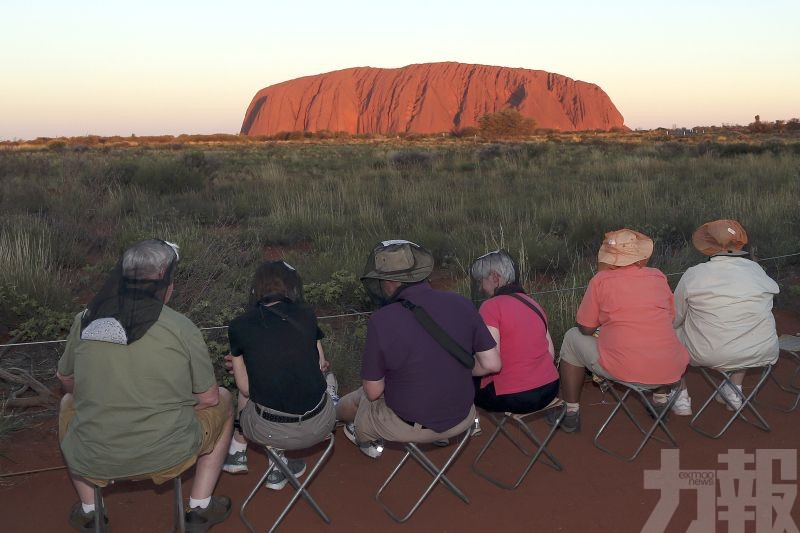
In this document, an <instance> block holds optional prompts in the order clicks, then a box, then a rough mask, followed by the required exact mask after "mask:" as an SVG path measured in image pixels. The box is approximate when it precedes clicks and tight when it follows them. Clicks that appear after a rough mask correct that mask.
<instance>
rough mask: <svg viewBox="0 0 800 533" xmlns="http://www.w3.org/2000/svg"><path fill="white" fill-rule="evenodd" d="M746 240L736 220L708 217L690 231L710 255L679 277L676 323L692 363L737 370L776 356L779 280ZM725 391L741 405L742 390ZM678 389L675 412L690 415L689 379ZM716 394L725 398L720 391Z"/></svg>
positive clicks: (736, 379)
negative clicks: (748, 248)
mask: <svg viewBox="0 0 800 533" xmlns="http://www.w3.org/2000/svg"><path fill="white" fill-rule="evenodd" d="M747 242H748V241H747V232H746V231H745V229H744V228H743V227H742V226H741V224H739V223H738V222H736V221H735V220H715V221H713V222H707V223H706V224H703V225H702V226H700V227H699V228H698V229H697V230H696V231H695V232H694V235H693V236H692V244H693V245H694V247H695V248H697V250H698V251H700V252H701V253H702V254H704V255H707V256H710V259H709V260H708V262H706V263H701V264H699V265H696V266H693V267H691V268H689V269H688V270H687V271H686V273H684V275H683V276H682V277H681V280H680V281H679V282H678V286H677V287H676V288H675V322H674V324H673V325H674V327H675V329H676V333H677V334H678V338H679V339H680V341H681V342H682V343H683V344H684V345H685V346H686V348H687V349H688V350H689V355H690V357H691V364H692V365H694V366H704V367H711V368H716V369H719V370H735V369H747V368H753V367H759V366H764V365H767V364H774V363H775V361H776V360H777V359H778V352H779V347H778V335H777V332H776V330H775V318H774V317H773V316H772V299H773V297H774V295H776V294H778V284H777V283H775V281H774V280H773V279H772V278H770V277H769V276H767V274H766V273H765V272H764V270H763V269H762V268H761V267H760V266H759V265H758V263H756V262H755V261H752V260H751V259H750V258H749V252H747V251H746V250H745V249H744V247H745V245H746V244H747ZM744 375H745V370H741V371H739V372H736V373H734V374H733V375H732V376H731V381H732V382H733V383H734V384H735V385H736V386H737V387H738V388H739V389H740V390H741V388H742V380H743V379H744ZM722 393H723V395H724V396H725V397H726V398H728V400H729V401H730V404H732V405H733V406H734V407H737V408H738V407H739V406H740V405H741V398H740V396H739V395H738V394H737V393H736V392H735V391H734V390H732V389H730V388H729V386H728V385H726V387H725V388H723V390H722ZM678 394H679V397H678V399H677V400H676V402H675V405H674V407H673V412H675V413H676V414H679V415H691V414H692V411H691V398H689V394H688V392H687V391H686V389H685V385H684V388H683V389H682V390H681V391H680V392H679V393H678ZM717 400H718V401H720V402H723V403H724V400H723V399H722V398H720V397H719V396H718V397H717ZM728 408H729V409H730V405H728Z"/></svg>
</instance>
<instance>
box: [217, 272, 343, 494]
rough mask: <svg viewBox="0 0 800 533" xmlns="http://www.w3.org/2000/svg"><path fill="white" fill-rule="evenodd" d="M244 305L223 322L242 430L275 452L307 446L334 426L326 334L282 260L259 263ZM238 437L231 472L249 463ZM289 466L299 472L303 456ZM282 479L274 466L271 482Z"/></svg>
mask: <svg viewBox="0 0 800 533" xmlns="http://www.w3.org/2000/svg"><path fill="white" fill-rule="evenodd" d="M249 307H250V309H249V311H247V312H245V313H244V314H242V315H240V316H238V317H237V318H235V319H234V320H233V321H232V322H231V324H230V326H229V328H228V339H229V341H230V347H231V355H232V364H233V374H234V377H235V379H236V386H237V387H238V388H239V405H238V409H239V411H240V415H239V421H240V426H241V432H242V433H243V434H244V436H245V437H246V438H247V439H248V440H250V441H253V442H256V443H258V444H261V445H264V446H269V447H271V448H274V449H277V450H287V449H289V450H299V449H304V448H309V447H311V446H313V445H314V444H316V443H318V442H320V441H321V440H323V439H324V438H325V437H326V436H327V435H328V434H329V433H330V432H331V430H332V429H333V426H334V424H335V422H336V414H335V408H334V403H333V401H332V398H331V397H330V395H329V394H328V390H327V388H328V384H327V383H326V378H325V376H324V375H323V372H324V371H327V370H328V367H329V363H328V362H327V361H326V360H325V355H324V352H323V351H322V345H321V344H320V339H322V337H323V333H322V331H320V329H319V327H318V326H317V318H316V316H315V315H314V310H313V309H312V308H311V307H309V306H307V305H304V304H303V303H302V282H301V281H300V276H299V275H298V274H297V271H296V270H295V269H294V268H293V267H292V266H291V265H289V264H288V263H286V262H284V261H271V262H266V263H263V264H262V265H261V266H259V267H258V269H257V270H256V273H255V276H254V278H253V287H252V290H251V294H250V306H249ZM237 437H239V438H238V439H237V440H236V442H232V443H231V450H230V453H229V456H228V459H227V460H226V465H225V466H226V467H228V468H225V470H226V471H228V472H231V471H232V470H233V471H235V472H241V471H246V469H247V456H246V446H247V445H246V443H244V442H242V439H241V435H237ZM287 464H288V465H289V468H290V470H291V471H292V472H293V473H294V474H295V475H297V476H299V475H302V474H303V472H305V462H304V461H302V460H301V459H289V460H288V461H287ZM242 465H243V466H244V468H243V469H238V470H237V466H239V467H240V466H242ZM285 485H286V478H285V476H284V475H283V473H282V472H281V471H280V470H279V469H277V468H276V469H273V470H272V472H271V473H270V474H269V476H267V481H266V486H267V487H268V488H271V489H275V490H279V489H282V488H283V487H284V486H285Z"/></svg>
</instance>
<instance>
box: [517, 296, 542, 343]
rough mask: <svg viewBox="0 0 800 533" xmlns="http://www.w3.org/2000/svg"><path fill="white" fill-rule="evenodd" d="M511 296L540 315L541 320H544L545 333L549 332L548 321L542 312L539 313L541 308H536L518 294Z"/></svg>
mask: <svg viewBox="0 0 800 533" xmlns="http://www.w3.org/2000/svg"><path fill="white" fill-rule="evenodd" d="M509 296H511V297H512V298H514V299H517V300H519V301H520V302H522V303H524V304H525V305H527V306H528V307H530V308H531V309H532V310H533V312H534V313H536V314H537V315H539V318H541V319H542V323H544V331H545V333H546V332H547V331H548V328H547V320H546V319H545V318H544V315H543V314H542V312H541V311H539V308H538V307H536V306H535V305H533V304H532V303H531V302H529V301H528V300H527V299H526V298H523V297H522V296H520V295H519V294H517V293H512V294H509Z"/></svg>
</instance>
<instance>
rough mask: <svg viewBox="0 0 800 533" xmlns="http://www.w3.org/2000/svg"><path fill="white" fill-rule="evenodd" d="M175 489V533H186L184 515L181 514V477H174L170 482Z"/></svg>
mask: <svg viewBox="0 0 800 533" xmlns="http://www.w3.org/2000/svg"><path fill="white" fill-rule="evenodd" d="M172 483H173V486H174V487H175V531H176V532H177V533H186V515H185V513H184V512H183V484H182V483H181V476H176V477H175V479H173V480H172Z"/></svg>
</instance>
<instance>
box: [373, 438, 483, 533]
mask: <svg viewBox="0 0 800 533" xmlns="http://www.w3.org/2000/svg"><path fill="white" fill-rule="evenodd" d="M471 435H472V426H470V427H469V428H468V429H467V430H466V431H465V432H464V435H463V437H461V440H460V442H459V444H458V446H457V447H456V449H455V450H454V451H453V453H452V454H450V457H449V458H448V459H447V461H446V462H445V464H444V465H443V466H442V467H441V468H440V469H439V468H436V465H434V464H433V463H432V462H431V461H430V459H428V458H427V457H426V456H425V454H423V453H422V451H421V450H420V449H419V448H418V447H417V446H416V445H415V444H413V443H407V444H406V446H405V448H406V454H405V455H404V456H403V458H402V459H401V460H400V462H399V463H398V464H397V466H396V467H395V468H394V470H392V473H391V474H389V477H388V478H386V481H384V482H383V485H381V487H380V488H379V489H378V492H377V493H376V494H375V500H376V501H377V502H378V503H379V504H380V505H381V507H383V510H384V511H385V512H386V514H388V515H389V516H390V517H391V518H392V520H394V521H395V522H398V523H403V522H405V521H407V520H408V519H409V518H411V516H412V515H413V514H414V513H415V512H416V510H417V509H418V508H419V506H420V505H422V502H424V501H425V499H426V498H427V497H428V495H429V494H430V493H431V492H432V491H433V489H434V488H435V487H436V485H437V484H439V483H442V484H443V485H444V486H446V487H447V488H448V489H450V491H451V492H453V493H454V494H455V495H456V496H458V497H459V498H460V499H461V500H462V501H464V502H465V503H469V499H468V498H467V497H466V496H465V495H464V493H463V492H461V490H459V489H458V487H456V486H455V484H454V483H453V482H452V481H450V480H449V479H448V478H447V476H446V475H445V472H447V469H448V468H450V466H451V465H452V464H453V462H454V461H455V460H456V458H458V456H459V455H460V454H461V452H462V450H463V449H464V447H465V446H466V444H467V442H469V439H470V436H471ZM409 457H411V458H413V459H414V460H415V461H417V462H418V463H419V464H420V465H421V466H422V467H423V468H424V469H425V470H426V471H427V472H428V473H429V474H431V475H433V481H431V483H430V484H429V485H428V487H427V488H426V489H425V491H424V492H423V493H422V496H420V497H419V499H418V500H417V501H416V503H414V505H413V506H412V507H411V509H410V510H409V511H408V512H407V513H406V514H405V515H403V516H402V517H400V516H397V515H396V514H395V513H394V512H393V511H392V510H391V509H390V508H389V507H388V506H387V505H386V504H385V503H384V502H383V501H382V500H381V494H382V493H383V491H384V490H385V489H386V487H388V486H389V483H390V482H391V481H392V480H393V479H394V478H395V476H396V475H397V473H398V472H399V471H400V469H401V468H402V467H403V465H405V464H406V462H407V461H408V459H409Z"/></svg>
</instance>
